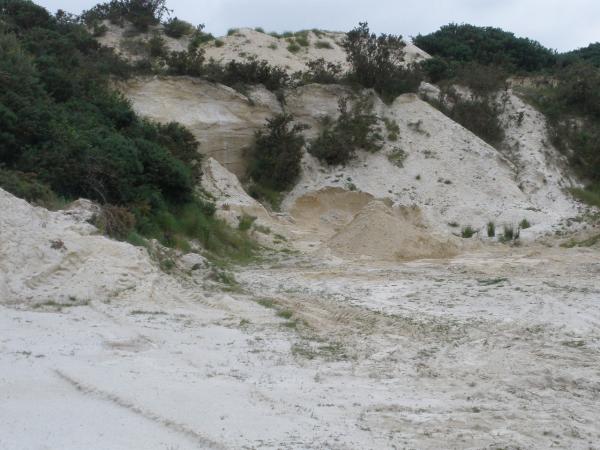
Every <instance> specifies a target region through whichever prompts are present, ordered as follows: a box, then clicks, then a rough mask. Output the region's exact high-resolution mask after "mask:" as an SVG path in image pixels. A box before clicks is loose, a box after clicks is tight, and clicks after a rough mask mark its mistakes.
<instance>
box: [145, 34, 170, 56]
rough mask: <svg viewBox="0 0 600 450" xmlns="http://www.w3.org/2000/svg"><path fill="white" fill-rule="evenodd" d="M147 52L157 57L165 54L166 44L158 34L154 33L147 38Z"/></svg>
mask: <svg viewBox="0 0 600 450" xmlns="http://www.w3.org/2000/svg"><path fill="white" fill-rule="evenodd" d="M148 52H149V53H150V56H151V57H153V58H159V57H162V56H165V55H166V54H167V44H166V42H165V40H164V39H163V37H162V36H161V35H160V34H158V33H155V34H153V35H152V37H151V38H150V39H148Z"/></svg>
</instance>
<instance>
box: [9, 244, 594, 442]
mask: <svg viewBox="0 0 600 450" xmlns="http://www.w3.org/2000/svg"><path fill="white" fill-rule="evenodd" d="M599 271H600V262H599V261H598V258H597V253H594V252H592V251H586V250H562V249H561V250H560V251H558V250H553V249H531V248H528V249H525V248H524V249H518V250H515V251H514V252H512V253H510V254H507V253H506V252H505V251H502V252H496V251H491V252H489V253H486V254H483V253H480V254H471V255H466V256H463V257H460V258H456V259H453V260H450V261H442V262H439V261H415V262H411V263H405V264H397V265H379V266H378V265H373V264H371V265H370V266H369V267H368V268H366V267H362V266H361V265H360V264H358V263H335V262H331V261H329V262H328V263H324V262H322V261H311V260H306V259H294V258H289V259H285V260H283V261H281V262H278V263H276V264H275V263H271V264H267V265H265V266H264V267H256V266H255V267H247V268H243V269H241V270H240V271H239V272H238V273H237V275H236V276H237V278H238V281H239V282H240V283H241V285H242V286H243V288H244V289H245V290H246V293H245V294H231V295H228V294H223V293H220V292H213V293H210V292H209V293H208V294H207V295H206V297H205V298H204V300H203V301H199V300H198V298H197V297H194V296H190V297H189V299H188V298H186V297H181V296H179V298H178V299H176V300H174V299H169V298H165V299H164V301H162V302H156V301H154V302H144V301H138V300H136V301H133V300H123V301H119V302H111V303H101V302H95V301H93V300H92V302H91V303H90V304H89V305H86V306H78V307H73V308H64V309H62V310H60V311H59V310H56V309H54V308H52V307H48V308H37V309H27V308H26V307H25V306H24V305H20V306H18V307H17V306H15V305H11V306H10V307H7V306H3V307H1V308H2V312H1V314H0V330H1V333H0V335H1V338H0V367H1V368H2V371H1V373H0V380H1V382H2V383H1V384H0V399H1V400H2V402H1V404H2V407H0V447H1V448H7V449H13V448H15V449H17V448H18V449H46V448H48V449H54V448H62V449H79V448H90V449H93V448H98V449H100V448H111V449H131V448H143V449H155V448H156V449H188V448H189V449H195V448H334V449H336V448H337V449H342V448H344V449H346V448H357V449H358V448H360V449H369V448H419V449H421V448H431V449H433V448H552V447H555V448H581V449H584V448H585V449H587V448H598V447H597V446H596V443H597V442H599V441H600V426H599V425H598V421H597V417H598V415H599V413H600V406H599V405H600V398H599V397H600V363H599V361H600V358H599V356H600V333H599V331H600V303H599V302H598V299H599V298H600V289H599V288H598V286H597V284H596V282H595V280H596V279H597V276H598V272H599ZM185 283H189V281H186V282H185ZM261 298H262V299H264V298H269V299H272V303H270V302H263V304H264V305H266V306H267V307H265V306H262V305H260V304H259V303H257V302H256V300H257V299H261ZM595 446H596V447H595Z"/></svg>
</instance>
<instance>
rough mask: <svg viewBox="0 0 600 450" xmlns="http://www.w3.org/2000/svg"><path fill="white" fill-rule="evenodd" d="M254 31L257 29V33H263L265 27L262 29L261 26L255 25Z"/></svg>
mask: <svg viewBox="0 0 600 450" xmlns="http://www.w3.org/2000/svg"><path fill="white" fill-rule="evenodd" d="M254 31H258V32H259V33H263V34H264V32H265V29H264V28H263V27H256V28H255V29H254Z"/></svg>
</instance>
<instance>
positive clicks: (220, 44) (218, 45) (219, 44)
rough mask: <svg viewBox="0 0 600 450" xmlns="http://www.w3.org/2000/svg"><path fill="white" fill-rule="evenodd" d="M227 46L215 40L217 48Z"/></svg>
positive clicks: (219, 40)
mask: <svg viewBox="0 0 600 450" xmlns="http://www.w3.org/2000/svg"><path fill="white" fill-rule="evenodd" d="M224 45H225V42H223V41H222V40H221V39H215V47H217V48H220V47H223V46H224Z"/></svg>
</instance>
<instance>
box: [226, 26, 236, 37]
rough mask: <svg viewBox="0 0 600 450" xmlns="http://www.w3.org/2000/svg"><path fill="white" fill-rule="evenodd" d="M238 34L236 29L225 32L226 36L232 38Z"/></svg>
mask: <svg viewBox="0 0 600 450" xmlns="http://www.w3.org/2000/svg"><path fill="white" fill-rule="evenodd" d="M237 33H238V29H237V28H230V29H229V30H227V36H233V35H234V34H237Z"/></svg>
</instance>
